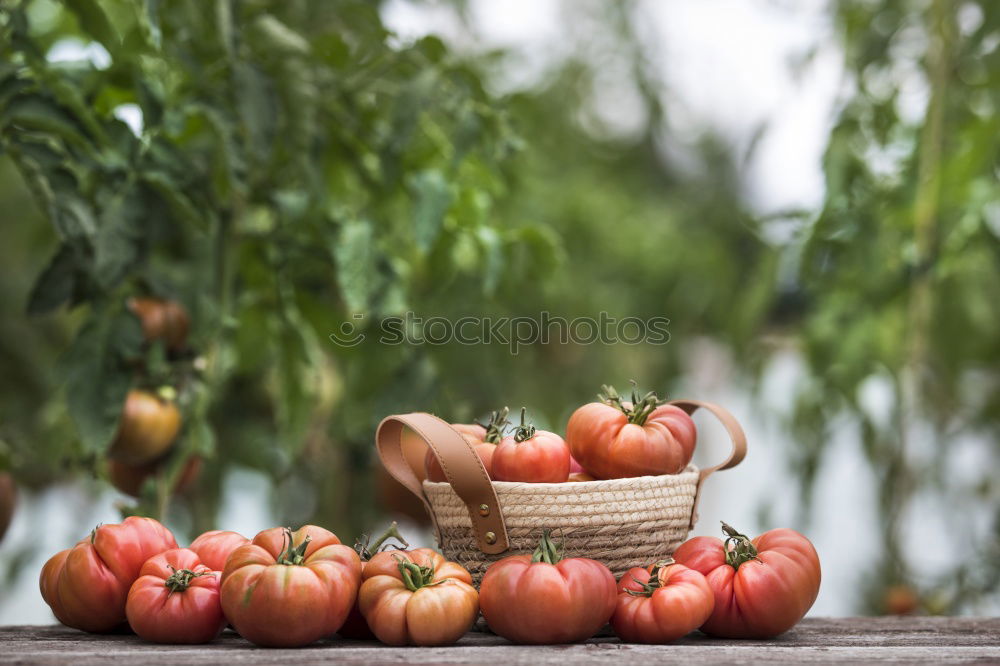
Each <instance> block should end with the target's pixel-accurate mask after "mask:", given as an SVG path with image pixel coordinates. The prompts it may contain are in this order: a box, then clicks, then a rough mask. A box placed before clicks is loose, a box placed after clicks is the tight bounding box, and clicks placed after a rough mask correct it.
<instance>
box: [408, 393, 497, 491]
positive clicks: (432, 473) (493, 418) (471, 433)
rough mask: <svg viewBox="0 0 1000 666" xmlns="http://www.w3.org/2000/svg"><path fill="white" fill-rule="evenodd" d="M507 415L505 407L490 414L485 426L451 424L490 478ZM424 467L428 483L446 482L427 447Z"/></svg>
mask: <svg viewBox="0 0 1000 666" xmlns="http://www.w3.org/2000/svg"><path fill="white" fill-rule="evenodd" d="M508 413H510V410H509V409H507V408H506V407H504V408H503V409H501V410H498V411H495V412H493V413H492V414H490V420H489V422H488V423H487V424H486V425H485V426H483V425H480V424H478V423H453V424H451V427H452V428H454V429H455V430H457V431H458V432H459V433H461V435H462V436H463V437H465V440H466V441H467V442H469V444H471V445H472V448H473V450H474V451H475V452H476V455H478V456H479V460H481V461H482V463H483V467H484V468H485V469H486V474H487V475H489V476H490V477H492V475H493V472H492V470H493V455H494V453H495V452H496V449H497V444H499V443H500V440H502V439H503V433H504V430H505V429H506V427H507V425H508V424H509V423H510V421H509V420H508V419H507V414H508ZM424 467H425V468H426V470H427V480H428V481H434V482H437V483H441V482H443V481H447V480H448V477H446V476H445V475H444V470H443V469H442V468H441V463H440V461H438V459H437V456H436V455H434V451H433V449H431V448H430V447H429V446H428V447H427V453H426V455H425V457H424Z"/></svg>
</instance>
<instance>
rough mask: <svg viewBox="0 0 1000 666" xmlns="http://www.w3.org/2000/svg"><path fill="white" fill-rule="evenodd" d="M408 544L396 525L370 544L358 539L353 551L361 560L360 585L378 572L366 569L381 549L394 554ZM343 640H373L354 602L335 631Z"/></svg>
mask: <svg viewBox="0 0 1000 666" xmlns="http://www.w3.org/2000/svg"><path fill="white" fill-rule="evenodd" d="M389 539H395V540H396V541H397V542H398V543H399V546H395V545H391V544H389V543H388V541H389ZM408 546H409V544H408V543H406V540H405V539H404V538H403V535H402V534H400V533H399V526H398V525H397V524H396V523H392V524H391V525H390V526H389V529H388V530H386V531H385V533H384V534H382V536H380V537H379V538H378V539H376V540H375V541H374V543H370V540H369V538H368V537H367V536H362V537H361V538H360V539H358V541H357V543H355V544H354V551H355V552H356V553H357V554H358V557H360V558H361V582H362V584H363V583H364V582H365V581H366V580H368V579H369V578H371V577H372V576H374V575H376V574H377V573H378V572H377V571H375V570H370V569H369V568H368V563H369V561H370V560H371V559H372V558H373V557H375V556H376V555H378V554H379V553H380V552H381V550H382V549H384V548H385V549H387V548H395V549H396V552H404V551H403V550H402V549H403V548H406V547H408ZM337 633H338V634H340V636H341V637H343V638H354V639H357V640H372V639H373V638H375V634H373V633H372V630H371V628H369V626H368V621H367V620H365V616H364V615H362V614H361V610H360V609H359V608H358V604H357V603H356V602H355V604H354V606H352V607H351V612H350V613H349V614H348V616H347V619H346V620H345V621H344V625H343V626H342V627H341V628H340V629H339V630H338V631H337Z"/></svg>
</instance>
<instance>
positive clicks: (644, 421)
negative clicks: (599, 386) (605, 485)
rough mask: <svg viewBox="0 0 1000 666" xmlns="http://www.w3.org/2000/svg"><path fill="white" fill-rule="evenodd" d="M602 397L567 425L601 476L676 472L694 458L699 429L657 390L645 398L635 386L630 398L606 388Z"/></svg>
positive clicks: (579, 453) (584, 461)
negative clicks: (661, 397)
mask: <svg viewBox="0 0 1000 666" xmlns="http://www.w3.org/2000/svg"><path fill="white" fill-rule="evenodd" d="M600 397H601V401H600V402H591V403H588V404H586V405H583V406H582V407H580V408H579V409H577V410H576V411H575V412H573V414H572V416H570V418H569V423H568V424H567V425H566V442H567V444H569V447H570V450H571V451H572V454H573V457H574V458H576V459H577V460H578V461H579V462H580V464H581V465H582V466H583V468H584V469H585V470H586V471H587V472H589V473H590V474H592V475H593V476H595V477H596V478H598V479H620V478H624V477H632V476H647V475H657V474H676V473H678V472H680V471H682V470H683V469H684V468H685V467H687V465H688V463H689V462H691V456H692V455H693V454H694V447H695V442H696V440H697V430H696V429H695V425H694V421H692V420H691V417H690V416H689V415H688V414H687V412H685V411H684V410H682V409H680V408H679V407H675V406H673V405H665V404H663V403H662V401H661V400H660V399H659V398H658V397H657V396H656V394H655V393H654V392H652V391H650V392H649V393H647V394H646V395H644V396H641V397H640V396H639V394H638V393H637V392H636V391H635V390H634V389H633V391H632V400H631V401H626V400H622V398H621V396H620V395H618V392H617V391H615V389H614V387H612V386H604V387H603V393H601V396H600Z"/></svg>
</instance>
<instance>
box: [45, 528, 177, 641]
mask: <svg viewBox="0 0 1000 666" xmlns="http://www.w3.org/2000/svg"><path fill="white" fill-rule="evenodd" d="M171 548H177V541H175V540H174V535H173V534H171V533H170V530H168V529H167V528H166V527H164V526H163V525H161V524H160V523H159V522H157V521H155V520H153V519H152V518H139V517H137V516H129V517H128V518H126V519H125V520H123V521H122V522H121V523H120V524H117V525H99V526H98V527H96V528H95V529H94V530H93V531H92V532H91V533H90V535H89V536H88V537H86V538H84V539H82V540H81V541H80V542H79V543H77V544H76V545H75V546H74V547H73V548H70V549H69V550H63V551H61V552H58V553H56V554H55V555H53V556H52V557H51V558H50V559H49V561H48V562H46V563H45V566H44V567H42V574H41V577H40V580H39V586H40V588H41V592H42V598H43V599H45V603H47V604H48V605H49V607H51V608H52V612H53V614H55V616H56V619H57V620H59V621H60V622H62V623H63V624H65V625H66V626H68V627H73V628H75V629H82V630H83V631H90V632H105V631H111V630H112V629H115V628H116V627H118V626H119V625H121V624H122V623H124V622H125V619H126V618H125V601H126V599H127V598H128V592H129V588H131V587H132V583H134V582H135V579H136V578H138V577H139V570H140V569H141V568H142V565H143V564H144V563H145V562H146V560H148V559H149V558H151V557H153V556H154V555H157V554H159V553H162V552H163V551H165V550H170V549H171Z"/></svg>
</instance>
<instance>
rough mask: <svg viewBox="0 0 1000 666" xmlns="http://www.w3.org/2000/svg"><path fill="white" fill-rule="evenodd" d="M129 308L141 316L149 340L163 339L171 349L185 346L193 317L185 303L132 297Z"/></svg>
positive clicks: (177, 349) (145, 335)
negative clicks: (190, 315) (189, 314)
mask: <svg viewBox="0 0 1000 666" xmlns="http://www.w3.org/2000/svg"><path fill="white" fill-rule="evenodd" d="M128 308H129V310H131V311H132V312H133V313H134V314H135V316H136V317H138V318H139V323H140V324H141V326H142V335H143V337H144V338H145V339H146V340H147V341H148V342H152V341H154V340H162V341H163V344H164V346H165V347H166V348H167V349H168V350H170V351H179V350H181V349H183V348H184V344H185V343H186V342H187V336H188V329H189V328H190V327H191V318H190V317H189V316H188V312H187V310H186V309H184V306H183V305H181V304H180V303H178V302H177V301H173V300H164V299H159V298H130V299H129V300H128Z"/></svg>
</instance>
